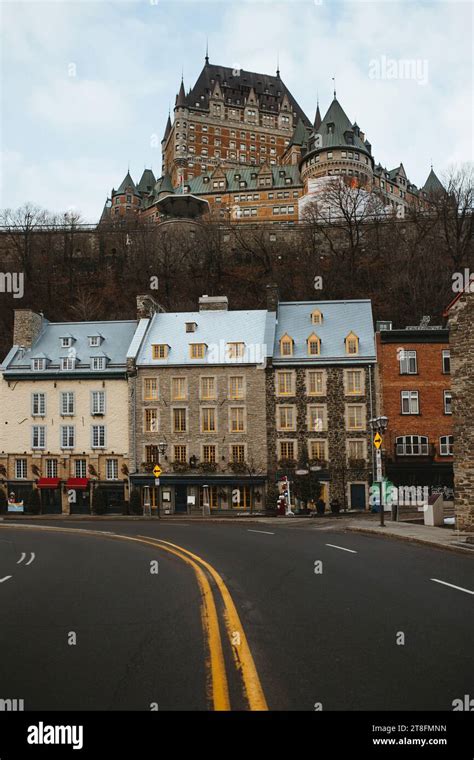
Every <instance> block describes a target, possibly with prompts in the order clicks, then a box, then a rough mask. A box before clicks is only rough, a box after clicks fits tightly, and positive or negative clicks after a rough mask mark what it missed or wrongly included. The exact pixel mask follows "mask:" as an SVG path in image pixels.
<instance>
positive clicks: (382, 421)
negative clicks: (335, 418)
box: [369, 415, 388, 527]
mask: <svg viewBox="0 0 474 760" xmlns="http://www.w3.org/2000/svg"><path fill="white" fill-rule="evenodd" d="M369 422H370V426H371V428H372V430H373V432H374V433H379V435H383V434H384V433H385V431H386V429H387V427H388V417H385V415H381V416H380V417H372V419H371V420H369ZM380 443H381V442H380ZM374 446H375V442H374ZM375 465H376V482H378V483H379V489H380V490H379V494H380V525H381V526H382V527H383V526H384V525H385V514H384V503H383V482H382V479H383V474H382V452H381V450H380V446H379V447H375Z"/></svg>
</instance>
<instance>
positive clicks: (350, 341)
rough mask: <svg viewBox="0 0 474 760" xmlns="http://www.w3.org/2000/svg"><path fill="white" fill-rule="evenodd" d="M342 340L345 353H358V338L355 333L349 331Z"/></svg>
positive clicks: (353, 354) (352, 354) (351, 354)
mask: <svg viewBox="0 0 474 760" xmlns="http://www.w3.org/2000/svg"><path fill="white" fill-rule="evenodd" d="M344 342H345V344H346V354H349V355H350V356H355V355H356V354H358V353H359V338H358V337H357V335H356V334H355V333H353V332H350V333H349V335H348V336H347V337H346V339H345V341H344Z"/></svg>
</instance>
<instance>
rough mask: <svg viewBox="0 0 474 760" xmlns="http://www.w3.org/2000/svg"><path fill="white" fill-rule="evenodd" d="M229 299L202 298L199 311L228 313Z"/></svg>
mask: <svg viewBox="0 0 474 760" xmlns="http://www.w3.org/2000/svg"><path fill="white" fill-rule="evenodd" d="M228 308H229V299H228V298H227V296H201V298H200V299H199V311H227V310H228Z"/></svg>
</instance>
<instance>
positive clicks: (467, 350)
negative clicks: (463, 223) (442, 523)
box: [449, 293, 474, 542]
mask: <svg viewBox="0 0 474 760" xmlns="http://www.w3.org/2000/svg"><path fill="white" fill-rule="evenodd" d="M449 324H450V348H451V387H452V393H453V414H454V509H455V515H456V527H457V528H458V529H459V530H460V531H463V532H464V533H466V537H467V538H468V540H470V541H473V542H474V329H473V328H474V293H464V294H463V295H462V296H461V298H460V299H459V300H458V301H457V302H456V303H455V304H454V305H453V306H452V308H451V309H450V312H449Z"/></svg>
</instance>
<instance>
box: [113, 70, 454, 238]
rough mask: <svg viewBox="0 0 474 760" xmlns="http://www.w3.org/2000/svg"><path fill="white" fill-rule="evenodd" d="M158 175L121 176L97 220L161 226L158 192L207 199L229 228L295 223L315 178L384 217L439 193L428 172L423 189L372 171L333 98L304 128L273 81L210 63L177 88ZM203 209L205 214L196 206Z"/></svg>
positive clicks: (366, 147)
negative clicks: (361, 191)
mask: <svg viewBox="0 0 474 760" xmlns="http://www.w3.org/2000/svg"><path fill="white" fill-rule="evenodd" d="M161 149H162V176H161V177H160V178H155V176H154V174H153V172H152V171H151V170H150V169H145V170H144V172H143V174H142V177H141V179H140V181H139V182H138V184H137V185H136V184H135V183H134V182H133V180H132V178H131V176H130V174H129V173H128V172H127V174H126V176H125V178H124V180H123V182H122V183H121V184H120V186H119V188H118V190H115V189H113V190H112V193H111V197H110V199H108V200H107V202H106V204H105V207H104V211H103V213H102V217H101V221H107V220H109V221H114V220H121V219H122V218H123V217H124V216H127V215H129V216H137V217H138V218H139V219H141V220H143V221H155V222H160V221H162V220H163V219H164V218H165V219H166V218H167V214H166V213H165V212H164V210H163V208H162V207H161V205H160V200H161V198H162V197H163V194H166V193H168V194H178V195H180V194H190V195H193V196H196V197H199V198H202V199H204V200H205V201H207V203H208V204H209V205H208V208H209V210H210V212H211V214H213V215H214V216H215V217H216V218H218V219H222V220H224V221H225V220H227V221H228V220H235V221H237V222H243V223H250V222H257V223H259V222H268V221H269V220H270V221H272V222H274V223H276V224H282V223H284V224H294V223H296V222H298V221H299V220H300V219H301V218H302V214H303V210H304V207H305V200H307V199H308V198H312V199H314V198H315V197H316V198H317V194H318V191H319V187H320V184H321V179H322V178H327V177H333V178H335V177H337V176H339V177H340V178H344V179H345V180H346V181H347V182H349V183H351V185H355V186H360V187H364V188H366V189H367V191H368V192H369V193H372V192H374V193H377V195H379V196H380V198H381V199H382V203H383V205H384V206H385V207H386V209H387V211H390V210H392V211H394V212H397V213H400V209H401V210H402V212H403V213H404V212H405V210H408V209H409V208H410V207H412V206H416V207H420V206H421V207H423V206H425V205H426V204H427V202H428V201H429V198H430V196H431V195H432V194H437V193H439V192H442V191H443V187H442V185H441V183H440V181H439V180H438V178H437V177H436V174H435V173H434V171H433V169H431V172H430V174H429V176H428V179H427V181H426V183H425V185H424V186H423V188H421V189H419V188H417V187H416V186H415V185H414V184H413V183H412V182H410V180H409V179H408V177H407V175H406V172H405V169H404V167H403V164H400V165H399V166H398V167H396V168H394V169H391V170H388V169H386V168H385V167H383V166H382V165H381V164H380V163H378V164H376V163H375V160H374V157H373V154H372V146H371V144H370V142H369V140H368V139H367V137H366V135H365V133H364V132H363V131H362V130H361V128H360V127H359V125H358V124H357V123H356V122H353V121H351V120H350V119H349V117H348V116H347V115H346V113H345V112H344V110H343V108H342V106H341V105H340V103H339V101H338V100H337V98H336V93H334V99H333V101H332V103H331V104H330V105H329V108H328V110H327V112H326V114H325V116H324V118H323V119H321V114H320V111H319V104H317V107H316V114H315V118H314V121H313V122H312V121H311V120H310V119H309V118H308V116H307V115H306V114H305V113H304V112H303V110H302V109H301V107H300V106H299V104H298V103H297V101H296V99H295V97H294V96H293V95H292V93H291V92H290V91H289V89H288V88H287V87H286V85H285V84H284V82H283V80H282V78H281V76H280V72H279V71H277V72H276V75H275V76H271V75H268V74H259V73H256V72H251V71H245V70H244V69H232V68H229V67H226V66H218V65H215V64H211V63H210V62H209V57H208V56H207V55H206V58H205V63H204V67H203V69H202V71H201V73H200V75H199V77H198V78H197V80H196V82H195V84H194V86H193V87H192V88H191V89H190V90H189V91H188V92H186V91H185V87H184V82H183V81H181V84H180V87H179V91H178V94H177V95H176V101H175V106H174V109H173V121H172V120H171V115H168V119H167V122H166V127H165V131H164V135H163V139H162V141H161ZM202 210H203V211H204V210H205V208H204V207H203V209H202Z"/></svg>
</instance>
